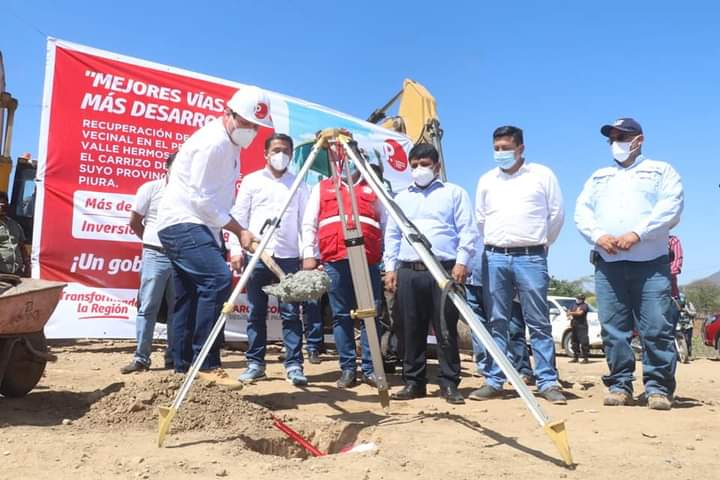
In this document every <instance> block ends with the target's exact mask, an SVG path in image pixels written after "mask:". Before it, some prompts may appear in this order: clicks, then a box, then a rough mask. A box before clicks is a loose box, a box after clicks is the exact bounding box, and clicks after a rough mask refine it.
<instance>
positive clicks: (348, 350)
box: [324, 260, 382, 375]
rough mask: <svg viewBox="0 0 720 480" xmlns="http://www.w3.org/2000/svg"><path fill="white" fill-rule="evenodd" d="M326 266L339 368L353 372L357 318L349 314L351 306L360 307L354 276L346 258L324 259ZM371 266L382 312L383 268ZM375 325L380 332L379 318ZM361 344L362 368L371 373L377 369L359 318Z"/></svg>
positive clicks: (373, 283) (372, 280) (363, 324)
mask: <svg viewBox="0 0 720 480" xmlns="http://www.w3.org/2000/svg"><path fill="white" fill-rule="evenodd" d="M324 266H325V272H326V273H327V274H328V275H329V276H330V281H331V282H332V283H331V286H330V291H329V292H328V295H329V298H330V308H331V310H332V313H333V336H334V337H335V347H336V348H337V351H338V356H339V357H340V369H341V370H343V371H345V370H351V371H353V372H354V371H355V369H356V368H357V365H356V364H357V355H356V354H355V321H354V320H353V319H352V318H350V310H352V309H355V308H357V303H356V301H355V291H354V290H353V282H352V277H351V276H350V265H349V262H348V261H347V260H340V261H337V262H328V263H325V264H324ZM369 269H370V282H371V283H372V289H373V296H374V297H375V308H376V310H377V312H378V315H379V312H380V311H381V308H382V299H381V297H380V295H382V289H381V285H380V270H379V269H378V266H377V265H369ZM375 328H376V329H377V331H378V332H379V331H380V322H379V321H378V319H377V318H375ZM360 344H361V348H362V362H361V363H362V371H363V373H364V374H365V375H370V374H371V373H373V370H374V369H373V365H372V357H371V356H370V345H369V344H368V338H367V332H366V331H365V322H364V321H361V322H360Z"/></svg>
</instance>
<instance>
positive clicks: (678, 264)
mask: <svg viewBox="0 0 720 480" xmlns="http://www.w3.org/2000/svg"><path fill="white" fill-rule="evenodd" d="M668 252H669V256H670V281H671V287H672V296H673V298H679V296H680V288H679V287H678V276H679V275H680V274H681V273H682V267H683V248H682V243H681V242H680V239H679V238H678V237H676V236H675V235H670V236H669V237H668Z"/></svg>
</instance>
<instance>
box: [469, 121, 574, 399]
mask: <svg viewBox="0 0 720 480" xmlns="http://www.w3.org/2000/svg"><path fill="white" fill-rule="evenodd" d="M493 148H494V153H493V157H494V160H495V164H496V166H497V167H496V168H493V169H492V170H490V171H489V172H487V173H485V174H484V175H483V176H482V177H481V178H480V180H479V181H478V186H477V195H476V200H475V216H476V217H477V221H478V225H479V227H480V233H481V235H482V236H483V238H484V241H485V254H484V256H483V277H484V278H483V292H484V294H485V306H486V308H487V312H488V315H489V316H490V325H491V329H492V335H493V338H494V339H495V343H496V344H497V346H498V348H500V351H502V352H503V353H505V354H508V351H509V345H508V342H509V328H510V322H511V318H512V309H513V296H514V295H515V292H517V296H518V300H519V302H520V307H521V310H522V316H523V319H524V320H525V323H526V324H527V327H528V330H529V332H530V344H531V346H532V351H533V359H534V363H535V365H534V373H535V381H536V382H537V386H538V390H539V392H540V395H541V396H542V397H543V398H545V399H546V400H547V401H549V402H551V403H555V404H560V405H562V404H565V403H566V399H565V395H564V394H563V392H562V391H561V389H560V384H559V382H558V372H557V370H556V369H555V343H554V341H553V336H552V326H551V325H550V319H549V316H548V300H547V294H548V282H549V275H548V266H547V252H548V248H549V247H550V245H552V243H553V242H554V241H555V240H556V239H557V237H558V235H559V234H560V229H561V228H562V225H563V220H564V217H565V212H564V208H563V200H562V194H561V192H560V185H559V184H558V181H557V178H556V177H555V174H554V173H553V172H552V171H551V170H550V169H549V168H547V167H545V166H543V165H540V164H537V163H528V162H526V160H525V155H524V153H525V144H524V140H523V131H522V130H521V129H519V128H517V127H513V126H503V127H499V128H497V129H495V131H494V132H493ZM523 330H524V329H523ZM516 333H522V331H520V332H517V331H516ZM514 344H516V343H514ZM487 370H488V371H487V374H486V376H485V385H483V386H482V387H481V388H479V389H478V390H475V391H474V392H472V393H471V394H470V397H469V398H471V399H473V400H488V399H491V398H499V397H501V396H502V394H503V393H502V389H503V385H504V384H505V381H506V380H507V379H506V377H505V374H504V373H503V372H502V370H501V369H500V366H499V365H498V363H497V362H496V361H494V359H492V358H488V367H487Z"/></svg>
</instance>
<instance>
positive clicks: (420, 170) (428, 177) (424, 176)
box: [411, 167, 435, 187]
mask: <svg viewBox="0 0 720 480" xmlns="http://www.w3.org/2000/svg"><path fill="white" fill-rule="evenodd" d="M411 173H412V177H413V180H415V183H416V184H417V186H418V187H426V186H428V185H430V182H432V181H433V179H434V178H435V171H434V170H433V169H432V168H431V167H417V168H413V169H412V172H411Z"/></svg>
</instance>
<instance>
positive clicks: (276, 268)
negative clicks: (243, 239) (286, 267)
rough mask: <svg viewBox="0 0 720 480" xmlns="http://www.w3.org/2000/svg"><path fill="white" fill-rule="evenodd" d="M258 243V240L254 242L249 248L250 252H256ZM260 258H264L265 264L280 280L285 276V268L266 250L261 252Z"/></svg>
mask: <svg viewBox="0 0 720 480" xmlns="http://www.w3.org/2000/svg"><path fill="white" fill-rule="evenodd" d="M258 245H259V243H258V242H253V243H252V244H251V245H250V248H249V249H248V250H250V253H255V248H257V246H258ZM260 260H262V262H263V263H264V264H265V266H266V267H267V268H269V269H270V271H271V272H273V273H274V274H275V276H276V277H278V279H279V280H282V279H283V278H285V272H284V271H283V269H282V268H280V265H278V264H277V262H276V261H275V260H274V259H273V258H272V257H271V256H270V254H269V253H267V252H266V251H265V250H263V251H262V252H261V253H260Z"/></svg>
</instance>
